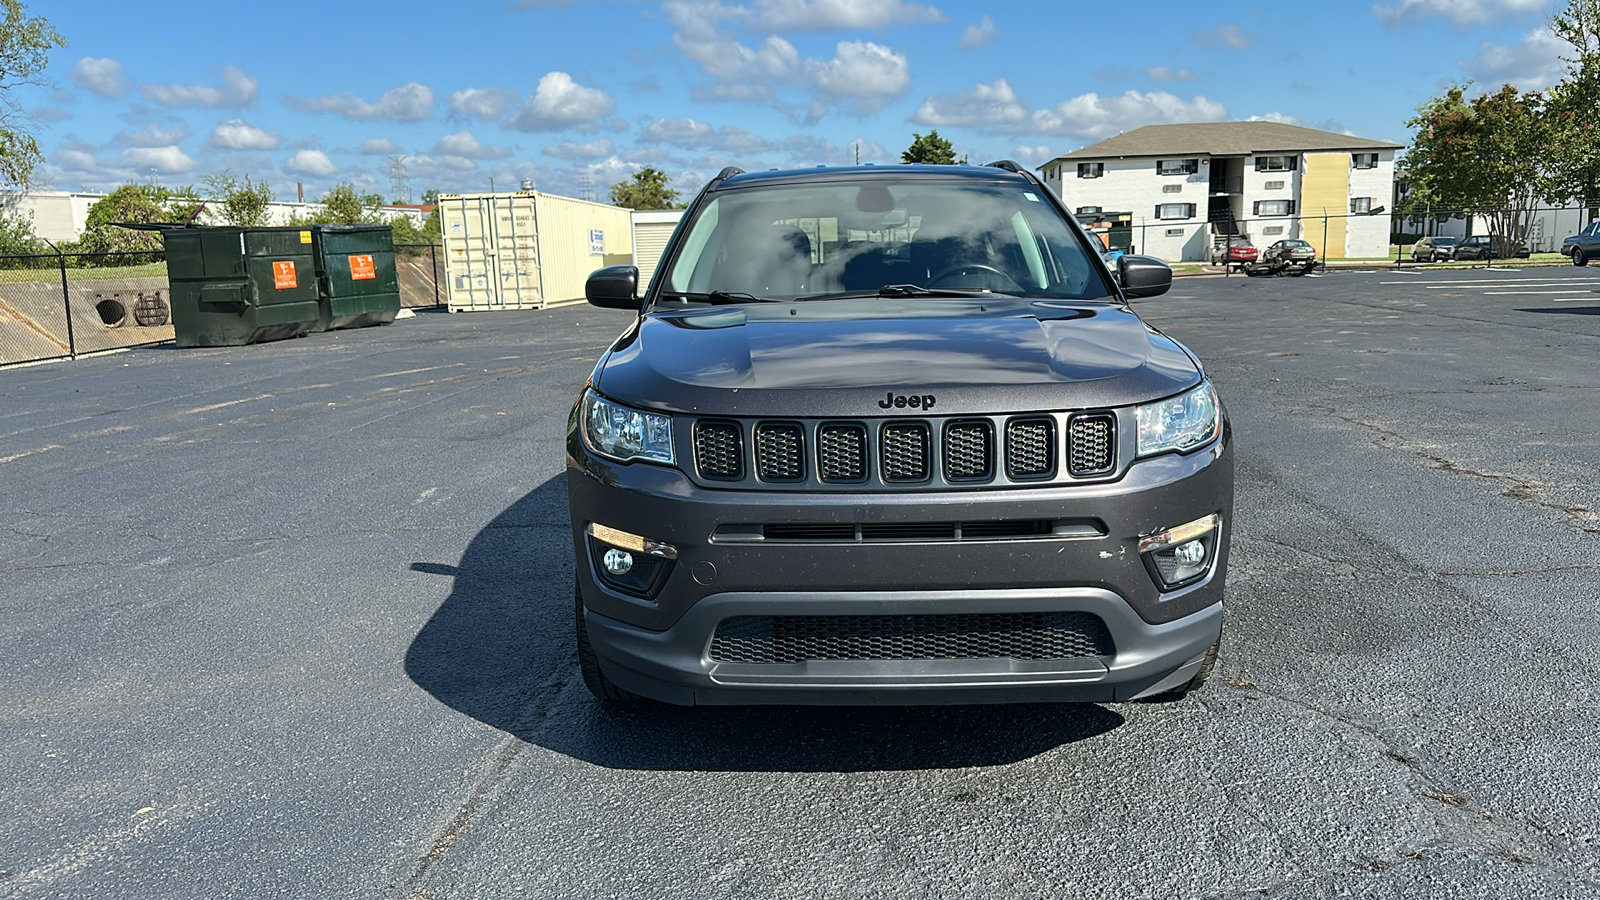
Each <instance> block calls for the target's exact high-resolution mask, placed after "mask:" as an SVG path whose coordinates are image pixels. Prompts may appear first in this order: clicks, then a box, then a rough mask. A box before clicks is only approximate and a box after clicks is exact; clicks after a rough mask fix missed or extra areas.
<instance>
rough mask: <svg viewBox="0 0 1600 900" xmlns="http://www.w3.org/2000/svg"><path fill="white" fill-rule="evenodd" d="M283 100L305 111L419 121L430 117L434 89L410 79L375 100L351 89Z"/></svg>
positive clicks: (354, 116)
mask: <svg viewBox="0 0 1600 900" xmlns="http://www.w3.org/2000/svg"><path fill="white" fill-rule="evenodd" d="M283 99H284V103H285V104H287V105H289V106H291V107H294V108H295V109H302V110H305V111H306V112H314V113H333V114H334V115H336V116H343V117H344V118H346V119H355V120H357V121H368V120H372V119H388V120H390V121H394V122H422V121H426V120H427V119H430V118H432V117H433V91H430V90H428V88H427V87H426V86H424V85H422V84H418V83H417V82H415V81H410V82H407V83H405V84H402V85H400V86H399V87H395V88H390V89H389V90H387V91H384V92H383V93H382V94H380V95H378V99H376V100H370V101H369V100H366V99H364V98H362V97H359V96H357V95H356V94H353V93H351V92H350V91H341V92H339V93H337V94H328V95H326V96H322V97H285V98H283Z"/></svg>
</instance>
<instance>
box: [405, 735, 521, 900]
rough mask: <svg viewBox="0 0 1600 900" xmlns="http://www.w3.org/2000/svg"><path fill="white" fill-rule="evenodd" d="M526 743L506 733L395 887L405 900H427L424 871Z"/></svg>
mask: <svg viewBox="0 0 1600 900" xmlns="http://www.w3.org/2000/svg"><path fill="white" fill-rule="evenodd" d="M527 746H528V744H527V742H526V741H523V740H522V739H521V738H518V737H516V736H515V735H510V734H508V735H506V736H505V738H504V739H503V740H501V741H500V744H499V746H498V747H497V748H496V751H495V752H494V756H493V760H492V762H491V763H490V765H489V768H488V770H487V771H486V772H484V774H483V775H482V776H480V777H479V778H478V780H477V782H476V783H475V784H473V786H472V790H471V791H470V792H469V793H468V794H467V799H466V800H465V801H463V802H462V804H461V806H460V807H458V808H457V809H456V812H455V815H453V816H451V817H450V820H449V821H448V822H446V823H445V825H444V828H443V829H441V830H440V832H439V834H438V836H436V837H435V838H434V839H433V842H432V843H431V844H430V845H429V847H428V850H427V852H426V853H424V854H422V857H421V858H420V859H418V860H417V862H416V865H415V866H414V867H413V868H412V870H411V875H410V877H408V878H407V879H406V880H405V881H404V882H402V883H401V884H400V885H399V886H398V887H399V890H400V895H401V896H402V897H404V898H406V900H428V894H427V893H426V892H425V891H423V890H422V883H423V882H424V881H425V880H426V879H427V877H428V871H429V870H430V869H432V868H433V866H434V864H435V863H437V862H438V861H439V860H441V859H443V858H444V857H445V855H446V854H447V853H449V852H450V847H451V845H452V844H454V843H455V840H456V838H457V837H459V836H460V834H461V832H462V831H463V830H464V829H465V828H466V827H467V826H468V825H470V824H471V823H472V820H473V819H474V818H476V817H477V815H478V811H479V809H480V808H481V807H482V805H483V801H484V800H485V799H486V798H487V797H488V796H489V794H490V793H491V792H493V791H494V789H495V788H496V787H498V786H499V784H500V783H501V782H502V781H504V780H505V777H506V775H507V774H508V773H509V772H510V771H511V764H512V763H514V762H516V760H517V756H518V755H519V754H520V753H521V752H522V750H523V748H525V747H527Z"/></svg>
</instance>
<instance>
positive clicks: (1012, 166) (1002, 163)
mask: <svg viewBox="0 0 1600 900" xmlns="http://www.w3.org/2000/svg"><path fill="white" fill-rule="evenodd" d="M988 167H989V168H991V169H1005V170H1006V171H1007V172H1015V173H1017V174H1018V175H1026V174H1028V170H1027V169H1024V168H1023V167H1022V164H1021V163H1017V162H1012V161H1011V160H1009V159H997V160H995V161H994V162H992V163H989V164H988Z"/></svg>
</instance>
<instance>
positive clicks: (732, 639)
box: [710, 612, 1115, 665]
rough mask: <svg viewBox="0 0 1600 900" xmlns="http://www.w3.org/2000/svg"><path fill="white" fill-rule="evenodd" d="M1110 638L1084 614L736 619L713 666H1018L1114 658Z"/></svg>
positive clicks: (715, 643)
mask: <svg viewBox="0 0 1600 900" xmlns="http://www.w3.org/2000/svg"><path fill="white" fill-rule="evenodd" d="M1114 652H1115V650H1114V647H1113V644H1112V641H1111V635H1110V633H1109V632H1108V631H1107V629H1106V626H1105V622H1103V621H1102V620H1101V619H1100V617H1099V616H1095V615H1092V614H1090V613H1083V612H1034V613H968V614H934V615H909V616H734V617H732V618H728V619H724V620H722V622H720V623H719V624H718V625H717V631H716V634H715V635H713V636H712V639H711V653H710V655H711V659H712V660H713V661H715V662H719V663H755V664H769V665H770V664H775V663H776V664H782V663H800V662H808V661H812V660H878V659H1019V660H1054V659H1081V658H1085V657H1092V656H1110V655H1112V654H1113V653H1114Z"/></svg>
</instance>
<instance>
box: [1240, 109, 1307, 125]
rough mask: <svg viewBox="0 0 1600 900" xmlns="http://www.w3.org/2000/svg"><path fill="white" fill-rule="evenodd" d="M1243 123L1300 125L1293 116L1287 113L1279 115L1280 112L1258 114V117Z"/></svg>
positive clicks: (1252, 117)
mask: <svg viewBox="0 0 1600 900" xmlns="http://www.w3.org/2000/svg"><path fill="white" fill-rule="evenodd" d="M1245 121H1246V122H1277V123H1278V124H1279V125H1300V124H1302V123H1301V121H1300V120H1299V119H1298V118H1296V117H1294V116H1291V115H1289V114H1288V113H1281V112H1268V113H1262V114H1260V115H1258V116H1251V117H1250V118H1248V119H1245Z"/></svg>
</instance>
